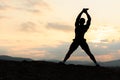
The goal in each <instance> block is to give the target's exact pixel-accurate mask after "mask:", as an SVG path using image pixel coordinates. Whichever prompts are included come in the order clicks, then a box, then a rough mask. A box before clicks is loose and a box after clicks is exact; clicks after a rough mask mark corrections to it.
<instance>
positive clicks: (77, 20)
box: [75, 10, 83, 26]
mask: <svg viewBox="0 0 120 80" xmlns="http://www.w3.org/2000/svg"><path fill="white" fill-rule="evenodd" d="M82 14H83V10H82V11H81V12H80V13H79V15H78V16H77V18H76V22H75V26H77V25H79V20H80V18H81V16H82Z"/></svg>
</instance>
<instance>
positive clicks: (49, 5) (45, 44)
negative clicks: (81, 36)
mask: <svg viewBox="0 0 120 80" xmlns="http://www.w3.org/2000/svg"><path fill="white" fill-rule="evenodd" d="M119 7H120V0H0V55H9V56H15V57H25V58H32V59H35V60H63V58H64V56H65V55H66V53H67V51H68V49H69V46H70V44H71V42H72V40H73V39H74V28H75V26H74V23H75V20H76V17H77V15H78V14H79V13H80V11H81V10H82V9H83V8H89V10H88V13H89V14H90V16H91V18H92V22H91V26H90V28H89V30H88V31H87V33H86V34H85V38H86V39H87V42H88V44H89V47H90V49H91V52H92V53H93V54H94V56H95V58H96V60H97V61H101V62H103V61H110V60H117V59H120V36H119V34H120V26H119V25H120V22H119V21H120V15H119V14H120V10H119V9H118V8H119ZM82 17H85V18H86V16H85V15H83V16H82ZM69 60H78V61H90V59H89V57H88V56H87V55H86V54H85V52H84V51H83V50H82V49H81V48H80V47H79V48H78V49H77V50H76V51H75V52H74V53H73V54H72V55H71V57H70V59H69Z"/></svg>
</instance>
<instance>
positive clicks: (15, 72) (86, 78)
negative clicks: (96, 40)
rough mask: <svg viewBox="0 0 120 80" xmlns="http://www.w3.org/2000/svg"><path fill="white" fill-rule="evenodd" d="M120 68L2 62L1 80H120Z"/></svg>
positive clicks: (33, 62) (0, 68)
mask: <svg viewBox="0 0 120 80" xmlns="http://www.w3.org/2000/svg"><path fill="white" fill-rule="evenodd" d="M119 75H120V67H96V66H85V65H74V64H66V65H64V64H59V63H56V62H48V61H25V60H24V61H7V60H6V61H5V60H0V80H120V76H119Z"/></svg>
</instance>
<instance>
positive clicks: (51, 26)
mask: <svg viewBox="0 0 120 80" xmlns="http://www.w3.org/2000/svg"><path fill="white" fill-rule="evenodd" d="M46 27H47V28H48V29H54V30H59V31H65V32H66V31H72V30H73V29H72V27H71V26H69V25H66V24H61V23H48V24H47V26H46Z"/></svg>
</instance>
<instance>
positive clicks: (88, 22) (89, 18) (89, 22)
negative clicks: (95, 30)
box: [85, 11, 91, 26]
mask: <svg viewBox="0 0 120 80" xmlns="http://www.w3.org/2000/svg"><path fill="white" fill-rule="evenodd" d="M85 13H86V15H87V18H88V20H87V23H86V25H88V26H90V24H91V17H90V15H89V14H88V12H87V11H85Z"/></svg>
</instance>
